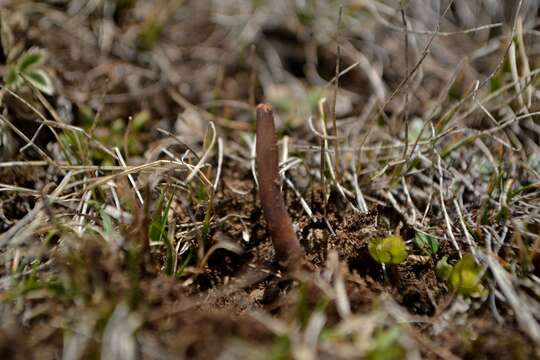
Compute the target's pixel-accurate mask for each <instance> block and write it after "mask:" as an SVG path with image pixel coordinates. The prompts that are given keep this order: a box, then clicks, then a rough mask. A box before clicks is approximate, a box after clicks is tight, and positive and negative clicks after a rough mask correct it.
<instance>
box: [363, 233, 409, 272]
mask: <svg viewBox="0 0 540 360" xmlns="http://www.w3.org/2000/svg"><path fill="white" fill-rule="evenodd" d="M368 250H369V254H370V255H371V257H372V258H373V259H374V260H375V261H377V262H378V263H381V264H384V265H387V264H389V265H396V264H400V263H402V262H403V261H405V259H406V258H407V245H406V244H405V241H403V239H402V238H401V237H400V236H398V235H390V236H387V237H385V238H382V239H381V238H376V239H372V240H370V242H369V245H368Z"/></svg>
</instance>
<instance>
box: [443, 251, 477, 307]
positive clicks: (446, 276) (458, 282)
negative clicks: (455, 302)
mask: <svg viewBox="0 0 540 360" xmlns="http://www.w3.org/2000/svg"><path fill="white" fill-rule="evenodd" d="M482 273H483V269H482V267H481V266H480V265H478V264H477V263H476V261H475V259H474V257H473V256H472V255H465V256H464V257H463V258H462V259H461V260H459V261H458V262H457V264H456V265H455V266H453V267H452V266H451V265H450V264H448V262H447V257H446V256H445V257H443V258H442V259H441V260H439V262H438V263H437V275H438V276H439V277H440V278H441V279H443V280H445V281H446V282H447V283H448V286H449V287H450V290H452V291H455V292H456V293H458V294H461V295H463V296H466V297H483V296H485V295H487V289H486V288H485V287H484V286H483V285H482Z"/></svg>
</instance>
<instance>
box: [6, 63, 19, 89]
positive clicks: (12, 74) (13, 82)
mask: <svg viewBox="0 0 540 360" xmlns="http://www.w3.org/2000/svg"><path fill="white" fill-rule="evenodd" d="M5 82H6V85H7V86H8V87H10V88H16V87H17V86H19V85H20V84H21V82H22V79H21V77H20V76H19V73H18V72H17V69H15V68H10V69H9V70H8V72H7V75H6V77H5Z"/></svg>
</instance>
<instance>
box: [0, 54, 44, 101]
mask: <svg viewBox="0 0 540 360" xmlns="http://www.w3.org/2000/svg"><path fill="white" fill-rule="evenodd" d="M44 62H45V52H44V51H43V50H41V49H37V48H32V49H30V50H28V51H27V52H25V53H24V54H22V55H21V56H20V57H19V58H18V59H17V61H15V62H14V63H12V64H9V65H8V70H7V72H6V75H5V76H4V82H5V84H6V86H7V87H8V88H9V89H11V90H13V91H16V90H19V89H21V88H22V87H24V86H25V85H26V84H27V83H29V84H30V85H31V86H33V87H34V88H36V89H38V90H39V91H41V92H43V93H45V94H47V95H52V94H53V93H54V88H53V85H52V82H51V79H50V78H49V75H47V73H46V72H45V71H44V70H43V69H42V65H43V63H44Z"/></svg>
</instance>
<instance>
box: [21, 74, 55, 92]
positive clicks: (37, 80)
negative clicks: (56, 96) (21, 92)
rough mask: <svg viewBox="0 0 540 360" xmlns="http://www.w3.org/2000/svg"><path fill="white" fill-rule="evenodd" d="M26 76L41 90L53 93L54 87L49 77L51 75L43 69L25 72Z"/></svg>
mask: <svg viewBox="0 0 540 360" xmlns="http://www.w3.org/2000/svg"><path fill="white" fill-rule="evenodd" d="M24 77H25V79H26V80H28V82H29V83H30V84H32V86H34V87H35V88H36V89H38V90H39V91H41V92H43V93H45V94H47V95H52V94H53V93H54V88H53V85H52V82H51V79H50V78H49V75H47V73H46V72H45V71H43V70H41V69H37V70H32V71H29V72H27V73H26V74H24Z"/></svg>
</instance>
